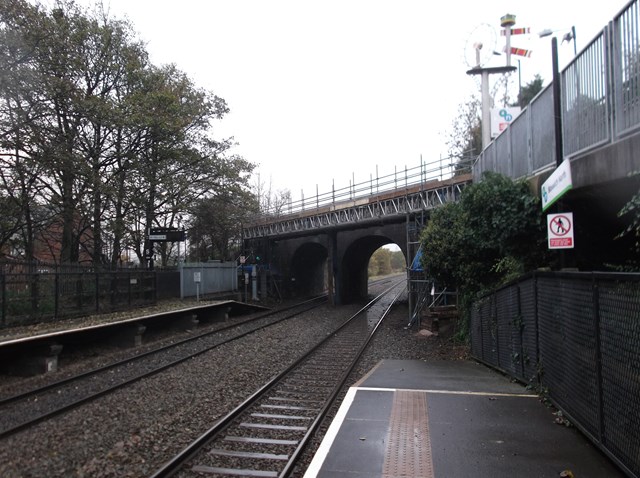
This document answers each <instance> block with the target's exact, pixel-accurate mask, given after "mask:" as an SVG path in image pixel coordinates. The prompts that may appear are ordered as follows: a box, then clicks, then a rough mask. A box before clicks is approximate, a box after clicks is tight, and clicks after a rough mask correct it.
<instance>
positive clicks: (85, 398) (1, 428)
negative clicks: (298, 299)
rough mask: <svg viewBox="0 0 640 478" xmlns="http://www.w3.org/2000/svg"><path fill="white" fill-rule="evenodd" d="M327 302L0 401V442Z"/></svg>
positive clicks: (224, 329)
mask: <svg viewBox="0 0 640 478" xmlns="http://www.w3.org/2000/svg"><path fill="white" fill-rule="evenodd" d="M325 301H326V296H321V297H317V298H314V299H311V300H307V301H304V302H302V303H299V304H295V305H292V306H290V307H287V308H284V309H278V310H274V311H270V312H266V313H264V314H260V315H257V316H255V317H253V318H251V319H248V320H244V321H242V322H241V323H234V324H232V325H228V326H224V327H220V328H217V329H215V330H210V331H207V332H203V333H200V334H197V335H194V336H191V337H188V338H185V339H182V340H180V341H177V342H173V343H171V344H168V345H163V346H160V347H157V348H155V349H153V350H150V351H147V352H144V353H141V354H138V355H135V356H132V357H128V358H126V359H124V360H119V361H116V362H113V363H110V364H108V365H105V366H102V367H99V368H95V369H92V370H89V371H85V372H83V373H81V374H78V375H75V376H72V377H68V378H65V379H63V380H59V381H56V382H53V383H50V384H47V385H45V386H42V387H39V388H35V389H32V390H28V391H26V392H23V393H20V394H17V395H13V396H10V397H6V398H4V399H2V400H0V416H2V421H1V422H0V439H3V438H6V437H8V436H10V435H13V434H15V433H17V432H19V431H21V430H24V429H27V428H29V427H32V426H34V425H36V424H38V423H40V422H42V421H44V420H48V419H50V418H53V417H55V416H57V415H59V414H61V413H64V412H67V411H69V410H72V409H74V408H77V407H79V406H81V405H83V404H85V403H88V402H90V401H92V400H95V399H97V398H99V397H102V396H103V395H106V394H108V393H111V392H113V391H115V390H117V389H120V388H122V387H125V386H127V385H130V384H133V383H135V382H137V381H139V380H142V379H143V378H146V377H149V376H152V375H154V374H157V373H159V372H161V371H163V370H165V369H168V368H170V367H174V366H176V365H178V364H180V363H182V362H184V361H186V360H189V359H192V358H194V357H196V356H198V355H201V354H204V353H206V352H209V351H211V350H212V349H214V348H216V347H219V346H221V345H223V344H226V343H229V342H231V341H234V340H238V339H240V338H242V337H244V336H246V335H248V334H251V333H254V332H256V331H258V330H261V329H264V328H266V327H270V326H272V325H275V324H277V323H280V322H282V321H284V320H288V319H291V318H293V317H296V316H298V315H300V314H302V313H304V312H307V311H309V310H311V309H313V308H315V307H318V306H320V305H321V304H323V303H324V302H325Z"/></svg>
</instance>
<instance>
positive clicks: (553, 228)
mask: <svg viewBox="0 0 640 478" xmlns="http://www.w3.org/2000/svg"><path fill="white" fill-rule="evenodd" d="M573 229H574V228H573V213H572V212H562V213H556V214H548V215H547V238H548V244H549V249H573V247H574V245H575V242H574V237H573Z"/></svg>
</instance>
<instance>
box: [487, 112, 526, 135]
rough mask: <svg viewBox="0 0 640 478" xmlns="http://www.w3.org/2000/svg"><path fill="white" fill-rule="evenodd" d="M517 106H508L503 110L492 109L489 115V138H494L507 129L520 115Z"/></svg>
mask: <svg viewBox="0 0 640 478" xmlns="http://www.w3.org/2000/svg"><path fill="white" fill-rule="evenodd" d="M520 111H521V109H520V107H519V106H508V107H504V108H492V109H491V110H490V115H491V137H492V138H495V137H497V136H498V135H499V134H500V133H502V132H503V131H504V130H505V129H507V128H508V127H509V125H510V124H511V123H512V121H513V120H514V119H515V118H516V117H517V116H518V115H519V114H520Z"/></svg>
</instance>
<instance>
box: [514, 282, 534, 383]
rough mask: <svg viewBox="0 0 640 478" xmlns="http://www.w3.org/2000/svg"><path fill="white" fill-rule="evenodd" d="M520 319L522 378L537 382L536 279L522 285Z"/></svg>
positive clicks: (526, 380)
mask: <svg viewBox="0 0 640 478" xmlns="http://www.w3.org/2000/svg"><path fill="white" fill-rule="evenodd" d="M518 287H519V288H520V317H521V318H522V377H520V378H521V379H522V380H524V381H525V382H529V383H535V382H537V373H538V352H537V351H538V335H537V317H536V279H535V278H531V279H527V280H525V281H523V282H521V283H520V284H518Z"/></svg>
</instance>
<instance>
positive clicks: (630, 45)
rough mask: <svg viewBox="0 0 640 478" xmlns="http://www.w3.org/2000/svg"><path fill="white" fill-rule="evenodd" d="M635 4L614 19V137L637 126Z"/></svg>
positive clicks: (639, 84)
mask: <svg viewBox="0 0 640 478" xmlns="http://www.w3.org/2000/svg"><path fill="white" fill-rule="evenodd" d="M638 9H639V7H638V2H633V3H631V4H630V5H629V8H627V9H626V10H625V11H623V12H622V13H621V14H620V15H619V16H618V17H617V18H615V19H614V22H613V25H614V33H613V41H614V43H615V48H614V49H613V52H612V55H615V58H613V59H612V60H613V61H612V62H613V65H614V66H613V78H614V92H613V95H614V98H615V105H616V108H615V124H616V133H617V134H624V133H626V132H627V131H629V130H631V129H634V128H637V127H638V124H640V62H639V61H638V48H639V46H640V27H639V22H638V18H639V16H640V13H639V12H638Z"/></svg>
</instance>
